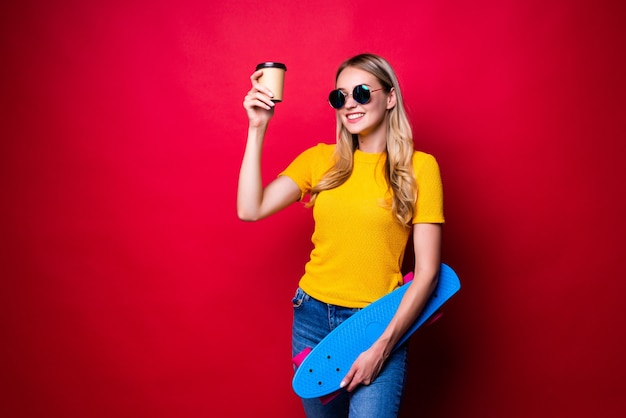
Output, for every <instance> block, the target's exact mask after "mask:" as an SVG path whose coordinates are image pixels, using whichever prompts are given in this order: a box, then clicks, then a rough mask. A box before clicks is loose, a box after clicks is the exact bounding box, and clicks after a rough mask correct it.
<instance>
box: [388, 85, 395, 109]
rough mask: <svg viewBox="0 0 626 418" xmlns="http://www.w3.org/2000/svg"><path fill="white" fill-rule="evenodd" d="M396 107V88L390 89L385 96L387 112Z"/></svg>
mask: <svg viewBox="0 0 626 418" xmlns="http://www.w3.org/2000/svg"><path fill="white" fill-rule="evenodd" d="M394 107H396V88H395V87H392V88H391V90H389V93H388V94H387V110H390V109H393V108H394Z"/></svg>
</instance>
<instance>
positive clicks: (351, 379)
mask: <svg viewBox="0 0 626 418" xmlns="http://www.w3.org/2000/svg"><path fill="white" fill-rule="evenodd" d="M441 229H442V226H441V224H429V223H418V224H415V225H413V247H414V250H415V271H414V277H413V281H412V282H411V284H410V286H409V288H408V289H407V291H406V293H405V294H404V296H403V297H402V301H401V302H400V306H399V307H398V310H397V311H396V314H395V315H394V317H393V318H392V319H391V322H390V323H389V325H388V326H387V328H386V329H385V331H384V332H383V334H382V335H381V336H380V338H379V339H378V340H376V342H375V343H374V344H372V346H371V347H370V348H369V349H368V350H366V351H364V352H363V353H361V355H360V356H359V357H358V358H357V359H356V361H355V362H354V364H353V365H352V367H351V368H350V371H349V372H348V374H347V375H346V377H345V378H344V379H343V381H342V383H341V387H347V390H348V391H353V390H354V389H356V388H357V387H358V386H359V385H369V384H370V383H372V382H373V381H374V379H375V378H376V377H377V376H378V374H379V373H380V371H381V370H382V368H383V365H384V364H385V361H386V360H387V358H388V357H389V355H390V354H391V350H393V347H394V346H395V345H396V343H397V342H398V341H399V340H400V339H401V338H402V336H403V335H404V334H405V332H406V331H407V330H408V329H409V327H410V326H411V325H412V324H413V322H415V319H416V318H417V316H418V315H419V314H420V312H421V311H422V309H423V308H424V305H425V304H426V301H427V300H428V297H429V296H430V294H431V293H432V292H433V290H434V289H435V287H436V286H437V277H438V276H437V273H438V272H439V268H440V265H441V264H440V263H441V261H440V257H441V256H440V254H441Z"/></svg>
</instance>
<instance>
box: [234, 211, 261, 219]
mask: <svg viewBox="0 0 626 418" xmlns="http://www.w3.org/2000/svg"><path fill="white" fill-rule="evenodd" d="M237 217H238V218H239V220H240V221H244V222H256V221H258V220H259V219H260V218H259V217H258V216H256V214H254V213H251V212H249V211H246V210H244V209H241V208H237Z"/></svg>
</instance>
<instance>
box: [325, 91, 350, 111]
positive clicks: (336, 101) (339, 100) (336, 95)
mask: <svg viewBox="0 0 626 418" xmlns="http://www.w3.org/2000/svg"><path fill="white" fill-rule="evenodd" d="M328 102H329V103H330V105H331V106H332V107H334V108H335V109H341V108H342V107H343V105H344V104H345V103H346V96H344V95H343V93H342V92H341V90H333V91H331V92H330V94H329V95H328Z"/></svg>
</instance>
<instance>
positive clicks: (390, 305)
mask: <svg viewBox="0 0 626 418" xmlns="http://www.w3.org/2000/svg"><path fill="white" fill-rule="evenodd" d="M411 279H412V273H409V275H407V277H405V282H406V281H410V280H411ZM409 285H410V283H406V284H405V285H403V286H401V287H400V288H398V289H396V290H394V291H393V292H391V293H389V294H388V295H386V296H384V297H382V298H380V299H378V300H377V301H375V302H373V303H371V304H370V305H368V306H366V307H365V308H363V309H362V310H360V311H359V312H357V313H355V314H354V315H352V316H351V317H350V318H348V319H347V320H345V321H344V322H343V323H342V324H341V325H339V326H338V327H337V328H335V329H334V330H333V331H332V332H331V333H330V334H328V335H327V336H326V338H324V339H323V340H322V341H320V343H319V344H318V345H317V346H316V347H315V348H313V349H312V350H310V351H308V350H306V351H305V352H303V353H301V354H300V355H299V356H296V357H295V358H294V363H296V365H298V366H299V367H298V368H297V370H296V373H295V375H294V377H293V382H292V386H293V390H294V391H295V393H296V394H297V395H298V396H300V397H301V398H305V399H310V398H323V397H327V395H329V394H332V393H333V392H337V391H339V390H340V386H339V385H340V384H341V381H342V379H343V378H344V377H345V375H346V374H347V373H348V371H349V370H350V367H352V364H353V363H354V361H355V360H356V359H357V357H358V356H359V355H360V354H361V353H362V352H363V351H365V350H367V349H368V348H369V347H370V346H371V345H372V344H373V343H374V342H375V341H376V340H377V339H378V338H379V337H380V336H381V335H382V333H383V332H384V331H385V329H386V328H387V324H389V322H390V321H391V319H392V318H393V316H394V315H395V313H396V310H397V309H398V306H399V305H400V301H401V300H402V297H403V296H404V294H405V293H406V290H407V289H408V287H409ZM460 288H461V283H460V282H459V278H458V276H457V275H456V273H455V272H454V271H453V270H452V269H451V268H450V267H448V266H447V265H445V264H442V265H441V269H440V271H439V281H438V282H437V287H436V288H435V290H434V291H433V293H432V295H431V296H430V298H429V299H428V301H427V302H426V304H425V305H424V308H423V309H422V312H421V313H420V314H419V316H418V317H417V319H416V320H415V322H414V323H413V325H412V326H411V327H410V328H409V329H408V331H407V332H406V333H405V334H404V336H403V337H402V338H401V339H400V341H398V343H397V344H396V346H395V347H394V351H395V349H396V348H398V347H399V346H401V345H402V344H403V343H404V342H406V340H408V338H409V337H410V336H411V334H413V333H414V332H415V331H416V330H417V329H418V328H419V327H420V326H421V325H423V324H424V323H425V322H426V321H428V319H429V318H430V317H431V316H433V314H435V313H436V312H438V310H439V308H441V306H442V305H443V304H444V303H445V302H446V301H447V300H448V299H450V298H451V297H452V296H453V295H454V294H455V293H456V292H457V291H458V290H459V289H460Z"/></svg>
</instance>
